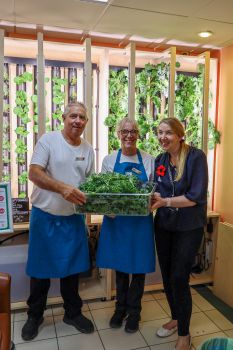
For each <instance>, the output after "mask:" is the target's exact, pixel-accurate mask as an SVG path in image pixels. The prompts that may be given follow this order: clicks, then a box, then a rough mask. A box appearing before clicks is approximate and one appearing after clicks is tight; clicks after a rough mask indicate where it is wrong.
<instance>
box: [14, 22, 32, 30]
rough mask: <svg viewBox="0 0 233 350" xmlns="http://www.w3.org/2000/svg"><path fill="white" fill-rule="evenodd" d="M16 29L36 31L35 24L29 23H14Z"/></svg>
mask: <svg viewBox="0 0 233 350" xmlns="http://www.w3.org/2000/svg"><path fill="white" fill-rule="evenodd" d="M16 27H17V28H28V29H36V24H30V23H16Z"/></svg>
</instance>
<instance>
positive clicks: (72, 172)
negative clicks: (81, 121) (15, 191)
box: [31, 131, 94, 215]
mask: <svg viewBox="0 0 233 350" xmlns="http://www.w3.org/2000/svg"><path fill="white" fill-rule="evenodd" d="M31 164H37V165H40V166H42V167H43V168H44V169H46V173H47V174H48V175H49V176H51V177H52V178H54V179H56V180H59V181H62V182H64V183H66V184H69V185H73V186H76V187H78V186H80V184H81V183H82V182H85V180H86V177H87V176H89V175H90V174H92V173H93V172H94V151H93V148H92V146H91V145H90V144H89V143H88V142H87V141H85V140H83V139H81V144H80V145H79V146H72V145H70V144H69V143H67V142H66V140H65V139H64V137H63V135H62V133H61V131H51V132H49V133H47V134H44V135H43V136H42V137H41V138H40V139H39V140H38V142H37V144H36V147H35V150H34V153H33V156H32V160H31ZM31 202H32V204H33V205H34V206H35V207H37V208H40V209H41V210H43V211H45V212H48V213H50V214H54V215H72V214H74V208H73V204H72V203H70V202H68V201H66V200H65V199H64V198H63V197H62V196H61V195H60V194H58V193H55V192H52V191H48V190H44V189H41V188H39V187H37V186H36V185H34V187H33V192H32V196H31Z"/></svg>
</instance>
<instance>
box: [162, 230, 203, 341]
mask: <svg viewBox="0 0 233 350" xmlns="http://www.w3.org/2000/svg"><path fill="white" fill-rule="evenodd" d="M203 234H204V228H198V229H195V230H191V231H173V232H169V231H166V230H162V229H160V228H158V227H157V226H156V225H155V242H156V248H157V254H158V259H159V264H160V268H161V273H162V278H163V285H164V291H165V293H166V296H167V300H168V303H169V306H170V309H171V316H172V319H173V320H177V321H178V335H180V336H186V335H188V334H189V325H190V319H191V314H192V297H191V292H190V287H189V276H190V273H191V268H192V265H193V263H194V260H195V256H196V254H197V252H198V249H199V247H200V244H201V241H202V237H203Z"/></svg>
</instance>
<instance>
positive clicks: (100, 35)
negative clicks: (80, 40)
mask: <svg viewBox="0 0 233 350" xmlns="http://www.w3.org/2000/svg"><path fill="white" fill-rule="evenodd" d="M89 34H90V35H91V36H96V37H100V38H111V39H119V40H122V39H124V38H125V36H126V35H125V34H110V33H100V32H89Z"/></svg>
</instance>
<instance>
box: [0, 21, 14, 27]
mask: <svg viewBox="0 0 233 350" xmlns="http://www.w3.org/2000/svg"><path fill="white" fill-rule="evenodd" d="M0 25H1V26H7V27H14V26H15V23H13V22H9V21H0Z"/></svg>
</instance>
